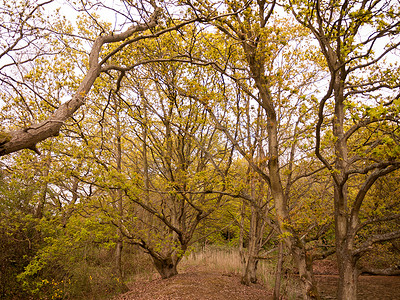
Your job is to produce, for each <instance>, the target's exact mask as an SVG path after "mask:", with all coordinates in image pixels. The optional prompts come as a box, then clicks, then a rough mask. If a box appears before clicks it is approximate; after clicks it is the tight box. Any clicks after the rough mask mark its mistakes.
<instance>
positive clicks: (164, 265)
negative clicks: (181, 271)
mask: <svg viewBox="0 0 400 300" xmlns="http://www.w3.org/2000/svg"><path fill="white" fill-rule="evenodd" d="M153 262H154V266H155V267H156V270H157V272H158V273H159V274H160V275H161V278H162V279H167V278H170V277H173V276H175V275H178V270H177V266H178V261H174V260H173V259H172V257H168V258H155V257H153Z"/></svg>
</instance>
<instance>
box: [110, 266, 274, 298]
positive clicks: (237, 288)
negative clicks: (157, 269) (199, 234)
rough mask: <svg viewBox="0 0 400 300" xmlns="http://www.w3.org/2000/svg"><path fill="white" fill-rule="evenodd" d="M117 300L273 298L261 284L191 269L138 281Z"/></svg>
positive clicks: (236, 277) (227, 275) (233, 276)
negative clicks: (243, 283)
mask: <svg viewBox="0 0 400 300" xmlns="http://www.w3.org/2000/svg"><path fill="white" fill-rule="evenodd" d="M129 288H130V291H129V292H127V293H125V294H123V295H120V296H118V297H116V298H114V299H113V300H225V299H227V300H244V299H251V300H261V299H262V300H271V299H272V294H271V292H270V291H268V290H267V289H266V288H265V287H264V286H262V285H260V284H252V285H250V286H244V285H242V284H240V277H239V276H237V275H233V274H224V273H220V272H217V271H215V272H207V271H201V270H188V271H186V272H184V273H182V274H179V275H177V276H174V277H172V278H169V279H166V280H161V279H155V280H152V281H147V282H146V281H142V282H140V281H138V282H135V283H134V284H132V285H131V286H129Z"/></svg>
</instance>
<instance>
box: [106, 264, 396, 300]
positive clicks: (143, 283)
mask: <svg viewBox="0 0 400 300" xmlns="http://www.w3.org/2000/svg"><path fill="white" fill-rule="evenodd" d="M316 277H317V281H318V285H319V289H320V292H321V296H322V299H325V300H328V299H336V297H335V294H336V284H337V280H338V276H337V275H332V274H323V275H316ZM128 287H129V289H130V290H129V292H127V293H125V294H122V295H119V296H117V297H115V298H113V300H225V299H227V300H243V299H249V300H261V299H263V300H270V299H272V293H273V291H272V288H271V287H266V286H265V285H262V284H251V285H250V286H244V285H242V284H240V276H239V275H238V274H235V273H225V272H221V271H220V270H212V271H210V270H207V269H206V268H205V267H204V266H196V267H193V266H192V267H190V268H188V269H186V270H184V271H183V272H182V273H181V274H179V275H177V276H174V277H172V278H169V279H165V280H162V279H161V278H156V279H152V280H137V281H136V282H133V283H131V284H130V285H128ZM292 287H294V288H296V289H298V286H296V285H294V286H292ZM298 292H299V291H296V292H295V293H293V291H292V292H291V293H290V294H289V297H283V298H282V299H296V298H297V299H300V297H296V296H294V295H295V294H296V293H297V295H298ZM358 294H359V297H358V298H359V299H362V300H376V299H380V300H393V299H400V276H360V281H359V293H358Z"/></svg>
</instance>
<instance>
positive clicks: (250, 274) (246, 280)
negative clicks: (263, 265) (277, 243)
mask: <svg viewBox="0 0 400 300" xmlns="http://www.w3.org/2000/svg"><path fill="white" fill-rule="evenodd" d="M257 264H258V259H257V258H256V257H255V256H254V255H252V254H250V253H248V258H247V262H246V267H245V269H244V274H243V276H242V281H241V282H242V284H245V285H249V284H250V283H256V282H257V273H256V272H257Z"/></svg>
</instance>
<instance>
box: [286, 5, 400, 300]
mask: <svg viewBox="0 0 400 300" xmlns="http://www.w3.org/2000/svg"><path fill="white" fill-rule="evenodd" d="M288 9H291V10H292V12H293V14H294V16H295V17H296V19H297V20H298V22H300V23H301V24H303V25H304V26H305V27H307V28H309V29H310V31H311V32H312V34H313V35H314V37H315V39H316V40H317V41H318V43H319V46H320V49H321V52H322V53H323V55H324V57H325V61H326V64H327V66H328V69H329V85H328V87H327V89H326V92H325V95H324V96H323V97H321V98H320V100H319V111H318V123H317V126H316V149H315V153H316V156H317V157H318V158H319V159H320V160H321V162H322V163H323V164H324V165H325V166H326V168H328V169H329V170H330V172H331V177H332V182H333V185H334V212H335V231H336V255H337V260H338V264H339V286H338V298H339V299H356V295H357V294H356V293H357V277H358V275H359V271H358V269H357V261H358V259H359V258H360V256H361V255H362V254H363V253H364V252H365V251H367V250H368V247H369V246H371V245H372V244H373V243H375V242H380V241H384V240H391V239H395V238H398V237H399V235H400V232H399V231H398V230H394V231H392V232H386V233H383V234H373V235H371V236H370V237H369V238H367V239H366V240H365V241H364V243H357V239H358V236H359V234H360V230H361V229H362V228H364V226H366V225H367V224H369V222H370V221H371V220H370V221H363V220H362V219H361V216H360V213H361V211H362V205H363V203H364V202H365V200H366V197H367V194H368V192H369V191H370V189H371V188H372V187H373V185H374V183H375V182H376V181H377V180H378V179H379V178H381V177H383V176H386V175H387V174H389V173H391V172H393V171H395V170H396V169H398V168H400V160H399V151H398V149H399V143H398V141H399V136H398V122H399V119H398V111H399V96H398V95H399V94H398V90H399V87H400V84H399V78H398V76H397V75H396V70H397V69H398V66H397V64H396V63H394V64H393V63H389V62H388V59H389V57H390V55H391V53H393V52H394V51H395V50H396V49H398V47H399V45H400V42H399V37H400V36H399V28H400V22H399V13H398V12H399V3H398V1H369V0H365V1H338V2H331V1H313V2H307V3H306V2H303V1H289V5H288ZM396 94H397V96H396ZM327 114H331V115H332V118H331V119H330V121H331V129H330V132H331V134H332V137H333V140H332V148H331V151H330V152H325V153H324V151H322V147H321V139H322V136H323V135H324V134H328V131H327V130H322V125H323V124H324V121H325V119H327ZM354 184H357V186H358V188H357V189H356V190H355V191H354V190H353V189H351V188H350V187H351V186H353V185H354ZM384 218H385V217H383V219H384ZM386 218H389V219H392V218H397V217H396V216H395V215H393V214H391V213H389V215H387V216H386ZM378 219H379V218H378Z"/></svg>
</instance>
